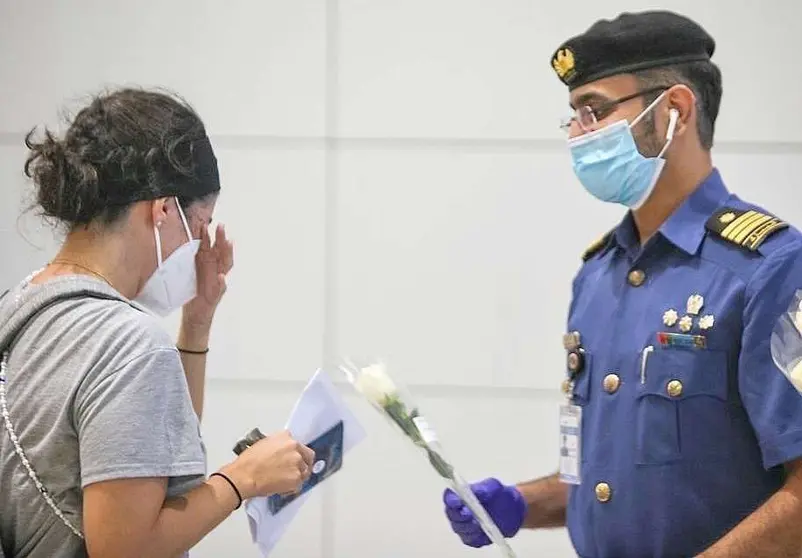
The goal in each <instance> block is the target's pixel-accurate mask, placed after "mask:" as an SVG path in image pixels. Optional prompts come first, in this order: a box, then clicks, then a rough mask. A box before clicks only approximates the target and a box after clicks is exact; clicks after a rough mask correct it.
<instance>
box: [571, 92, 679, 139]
mask: <svg viewBox="0 0 802 558" xmlns="http://www.w3.org/2000/svg"><path fill="white" fill-rule="evenodd" d="M667 89H669V87H668V86H660V87H652V88H650V89H644V90H643V91H636V92H635V93H632V94H631V95H627V96H625V97H621V98H620V99H615V100H614V101H607V102H604V103H602V104H600V105H599V106H597V107H591V106H587V105H585V106H581V107H577V108H576V109H574V114H573V116H569V117H567V118H564V119H563V121H562V122H561V123H560V128H561V129H562V130H563V131H565V132H566V133H567V132H568V131H569V129H570V128H571V124H572V123H573V122H574V121H576V123H577V124H579V127H580V128H581V129H582V131H583V132H590V131H591V129H592V128H593V126H595V125H596V124H598V123H599V121H600V120H604V119H605V118H607V117H608V116H610V114H611V113H612V112H613V110H614V109H615V107H617V106H618V105H620V104H621V103H626V102H627V101H631V100H632V99H637V98H638V97H643V96H644V95H651V94H653V93H657V92H660V93H662V92H663V91H665V90H667Z"/></svg>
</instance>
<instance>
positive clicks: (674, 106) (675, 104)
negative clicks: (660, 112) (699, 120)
mask: <svg viewBox="0 0 802 558" xmlns="http://www.w3.org/2000/svg"><path fill="white" fill-rule="evenodd" d="M667 105H668V110H669V111H671V110H676V111H677V126H676V128H675V129H674V137H677V136H682V135H683V134H685V133H686V132H687V131H688V130H689V129H691V130H693V129H694V126H695V123H696V95H694V94H693V91H692V90H691V88H690V87H688V86H687V85H675V86H674V87H672V88H671V89H669V90H668V103H667Z"/></svg>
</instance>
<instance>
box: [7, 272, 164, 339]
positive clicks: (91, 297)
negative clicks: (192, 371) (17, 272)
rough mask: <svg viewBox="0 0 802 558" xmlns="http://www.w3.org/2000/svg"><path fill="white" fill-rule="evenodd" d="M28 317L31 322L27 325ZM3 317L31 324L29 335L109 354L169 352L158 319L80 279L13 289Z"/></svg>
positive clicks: (91, 281) (111, 291)
mask: <svg viewBox="0 0 802 558" xmlns="http://www.w3.org/2000/svg"><path fill="white" fill-rule="evenodd" d="M34 314H37V317H36V318H35V319H34V320H31V318H32V317H33V316H34ZM4 317H7V318H8V321H10V322H12V323H22V322H23V321H26V320H31V322H32V323H31V324H30V326H29V329H33V330H37V329H41V330H43V331H42V333H44V332H45V331H44V330H46V331H47V333H49V334H51V335H52V336H54V337H57V338H61V339H64V340H69V339H72V340H73V341H80V342H81V344H83V342H89V344H91V345H95V346H97V347H104V348H108V349H113V350H114V351H115V352H128V351H127V350H130V351H132V352H136V353H147V352H151V351H154V350H158V349H166V350H175V344H174V342H173V341H172V339H171V336H170V335H169V333H168V332H167V331H166V329H165V328H164V325H163V323H162V322H161V321H160V320H159V319H158V318H156V317H155V316H153V315H152V314H150V313H148V312H147V311H146V309H145V308H144V307H142V306H140V305H138V304H137V303H135V302H133V301H130V300H128V299H127V298H125V297H124V296H123V295H121V294H120V293H119V292H117V291H116V290H114V289H113V288H111V287H110V286H108V285H107V284H105V283H103V282H101V281H98V280H95V279H93V278H90V277H86V276H69V277H60V278H57V279H54V280H51V281H48V282H47V283H42V284H32V285H28V286H27V287H25V288H20V287H18V288H17V289H14V290H12V291H11V292H9V294H8V295H7V296H6V297H5V299H4V300H3V305H2V307H0V320H3V318H4ZM126 349H127V350H126Z"/></svg>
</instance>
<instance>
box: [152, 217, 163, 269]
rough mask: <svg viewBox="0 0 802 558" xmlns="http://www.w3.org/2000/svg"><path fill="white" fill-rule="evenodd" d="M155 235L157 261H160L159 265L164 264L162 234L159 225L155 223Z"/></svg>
mask: <svg viewBox="0 0 802 558" xmlns="http://www.w3.org/2000/svg"><path fill="white" fill-rule="evenodd" d="M153 236H155V237H156V261H158V263H159V267H160V268H161V266H162V235H161V234H159V226H158V225H154V227H153Z"/></svg>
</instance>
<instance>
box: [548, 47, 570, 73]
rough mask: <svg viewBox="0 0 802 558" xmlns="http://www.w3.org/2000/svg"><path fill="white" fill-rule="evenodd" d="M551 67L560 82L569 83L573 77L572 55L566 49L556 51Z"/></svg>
mask: <svg viewBox="0 0 802 558" xmlns="http://www.w3.org/2000/svg"><path fill="white" fill-rule="evenodd" d="M551 65H552V66H553V67H554V71H555V72H557V75H558V76H559V77H560V79H561V80H563V81H569V80H570V79H571V78H572V77H573V75H574V65H575V63H574V53H573V52H571V51H570V50H569V49H567V48H563V49H560V50H558V51H557V54H555V55H554V59H553V60H552V61H551Z"/></svg>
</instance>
